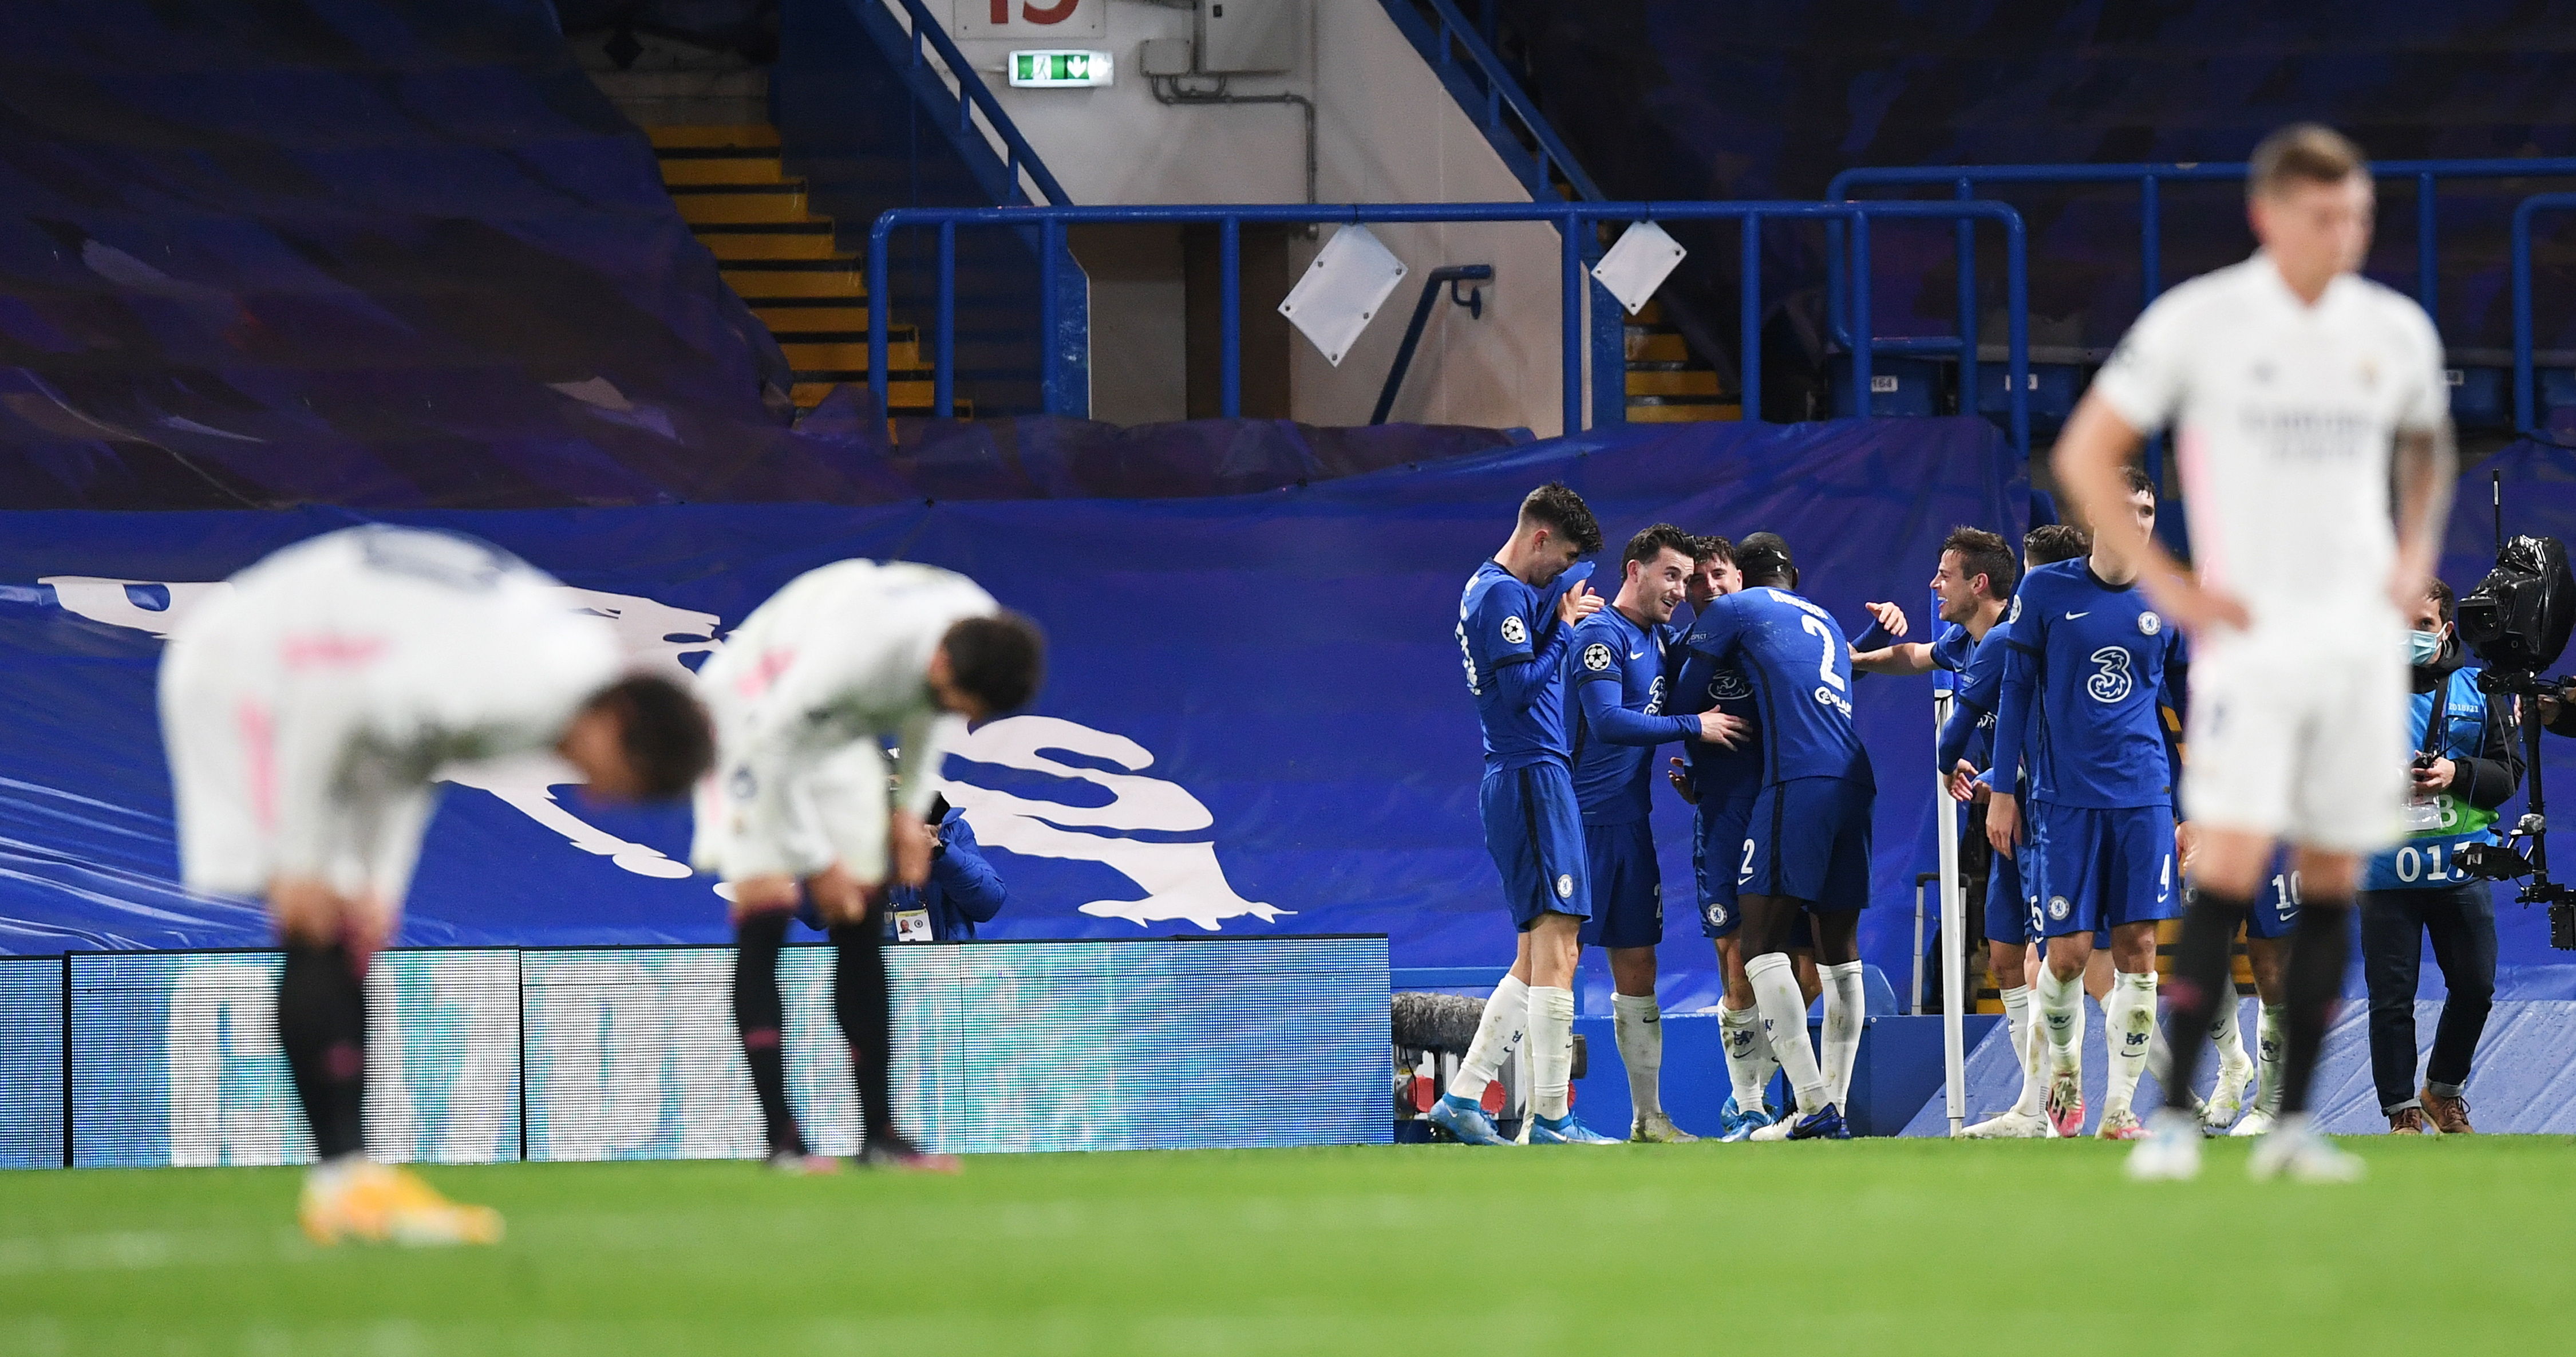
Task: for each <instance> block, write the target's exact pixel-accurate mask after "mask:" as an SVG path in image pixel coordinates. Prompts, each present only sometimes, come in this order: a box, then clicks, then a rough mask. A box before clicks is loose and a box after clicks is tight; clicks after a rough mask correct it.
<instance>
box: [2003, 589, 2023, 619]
mask: <svg viewBox="0 0 2576 1357" xmlns="http://www.w3.org/2000/svg"><path fill="white" fill-rule="evenodd" d="M2004 620H2005V621H2007V622H2018V621H2020V620H2021V595H2019V594H2015V595H2013V605H2012V611H2010V612H2007V613H2005V614H2004Z"/></svg>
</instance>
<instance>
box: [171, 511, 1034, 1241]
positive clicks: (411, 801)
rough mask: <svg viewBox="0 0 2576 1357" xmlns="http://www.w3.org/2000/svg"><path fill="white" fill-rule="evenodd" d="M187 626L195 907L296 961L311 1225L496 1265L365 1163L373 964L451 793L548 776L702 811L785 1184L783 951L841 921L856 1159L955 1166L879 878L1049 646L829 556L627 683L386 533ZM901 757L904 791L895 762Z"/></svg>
mask: <svg viewBox="0 0 2576 1357" xmlns="http://www.w3.org/2000/svg"><path fill="white" fill-rule="evenodd" d="M232 586H233V587H232V588H231V589H230V590H229V591H227V592H226V593H225V594H224V595H222V596H221V597H219V598H217V599H214V600H212V601H210V602H208V603H207V604H205V605H204V606H202V607H201V608H200V609H199V610H197V611H196V612H195V613H192V614H191V615H189V616H188V617H186V618H185V619H184V620H183V621H182V622H181V624H180V626H179V628H178V629H177V631H176V632H175V633H174V634H173V635H172V637H171V641H170V646H169V649H168V650H167V652H166V653H165V654H164V656H163V660H162V670H161V710H162V724H163V728H164V731H165V734H166V737H167V743H168V746H169V751H170V761H171V774H172V781H173V783H174V785H175V788H176V791H177V800H178V811H179V841H180V864H181V872H182V875H183V877H184V879H185V881H186V883H187V885H188V887H189V889H191V890H195V891H205V892H211V893H217V894H230V895H262V896H265V897H266V898H267V900H268V902H269V907H270V910H271V912H272V913H273V915H274V916H275V918H276V922H277V926H278V932H279V934H280V935H281V937H282V940H283V944H284V947H285V952H286V959H285V968H284V970H283V971H282V972H281V974H280V976H279V980H278V988H277V1030H278V1038H279V1042H280V1045H281V1046H282V1047H283V1048H284V1051H285V1056H286V1063H287V1068H288V1071H289V1074H290V1075H291V1077H292V1080H293V1083H294V1088H295V1093H296V1098H297V1101H298V1103H299V1104H300V1105H301V1107H302V1109H303V1111H304V1115H305V1121H306V1124H307V1125H308V1126H309V1128H310V1129H311V1131H312V1133H313V1140H314V1146H315V1150H316V1152H317V1155H318V1157H319V1160H320V1162H319V1163H318V1164H317V1166H316V1167H315V1168H314V1170H313V1171H312V1173H311V1174H310V1175H308V1177H307V1178H306V1181H305V1188H304V1194H303V1202H302V1208H301V1216H302V1221H303V1225H304V1228H305V1230H306V1232H307V1233H309V1234H310V1235H312V1236H313V1238H314V1239H316V1240H317V1241H320V1242H324V1243H330V1242H335V1241H337V1240H339V1239H342V1238H358V1239H367V1240H396V1241H400V1242H405V1243H426V1244H437V1243H489V1242H492V1241H494V1240H496V1239H498V1238H499V1236H500V1232H501V1220H500V1217H499V1216H498V1215H497V1214H495V1213H494V1212H492V1211H490V1210H488V1209H485V1208H481V1207H473V1206H461V1205H457V1204H455V1203H452V1202H449V1201H447V1200H445V1199H444V1198H442V1197H440V1196H439V1195H438V1194H437V1193H436V1192H434V1191H432V1190H431V1189H430V1188H429V1187H428V1186H427V1185H426V1184H424V1183H422V1182H421V1181H420V1180H419V1179H418V1178H416V1177H414V1176H413V1175H411V1174H409V1173H407V1172H404V1171H402V1170H399V1169H395V1168H391V1167H389V1166H386V1165H382V1164H377V1163H374V1162H372V1161H370V1160H369V1159H368V1158H367V1157H366V1144H365V1115H364V1108H365V1096H366V1064H367V1062H366V1049H367V1001H366V988H365V977H366V972H367V967H368V962H369V960H370V958H371V957H372V956H373V955H374V953H375V952H376V951H377V950H378V949H380V948H382V947H383V946H384V945H385V944H386V943H387V942H388V941H389V940H390V939H391V938H392V937H393V935H394V933H395V930H396V928H397V926H398V925H399V922H400V910H401V904H402V899H403V895H404V892H405V891H406V889H407V888H408V886H409V884H410V879H411V875H412V868H413V865H414V864H415V862H416V861H417V860H418V856H419V851H420V846H421V839H422V835H423V832H424V831H425V830H426V828H427V826H428V822H429V818H430V814H431V811H432V810H433V808H434V806H435V788H436V783H437V781H438V780H439V778H440V776H441V770H442V769H444V768H448V767H450V766H451V765H454V764H458V763H464V762H472V761H482V760H490V759H498V758H509V757H514V756H544V755H546V754H549V753H551V754H553V755H555V756H557V757H559V758H560V759H561V760H562V761H563V762H565V763H566V764H569V765H570V766H571V767H570V771H569V773H567V774H565V775H562V776H549V777H548V778H547V779H546V780H547V781H549V782H558V781H572V780H581V781H586V782H587V783H588V788H589V792H590V794H591V795H593V796H596V797H602V798H607V799H646V798H652V799H667V798H674V797H678V796H681V795H684V794H687V793H689V792H690V791H691V790H692V789H694V790H695V793H696V800H697V805H696V810H697V816H696V821H697V823H696V836H695V839H694V842H693V845H692V849H691V858H692V860H693V862H694V864H695V865H696V866H697V868H698V869H699V870H701V871H704V872H710V873H713V874H715V875H716V876H718V877H719V878H721V880H722V881H723V883H724V884H723V886H721V887H720V888H719V890H720V893H722V894H723V895H724V896H725V897H727V899H728V900H729V901H730V908H731V913H732V917H733V921H734V926H735V931H736V941H737V943H738V944H739V946H738V952H737V961H736V966H735V971H734V995H733V998H734V1015H735V1020H736V1025H737V1028H738V1031H739V1035H740V1037H741V1041H742V1047H743V1053H744V1056H745V1059H746V1062H747V1063H748V1065H749V1067H750V1072H751V1082H752V1087H753V1091H754V1093H755V1094H756V1095H757V1097H758V1099H759V1103H760V1110H761V1116H762V1120H763V1123H764V1126H765V1130H766V1133H767V1143H768V1146H769V1151H770V1163H771V1165H772V1166H773V1167H777V1168H780V1169H784V1170H789V1171H794V1172H814V1171H818V1170H822V1169H826V1168H829V1167H833V1166H835V1161H830V1160H824V1159H819V1158H817V1157H815V1156H812V1155H810V1154H809V1153H808V1152H807V1145H806V1142H805V1140H804V1137H803V1135H802V1133H801V1131H800V1130H799V1128H798V1127H797V1124H796V1119H795V1116H794V1114H793V1112H792V1111H791V1110H790V1109H789V1106H788V1101H787V1091H786V1076H785V1068H784V1060H783V1057H782V1054H781V1051H780V1032H781V1029H782V1027H783V1026H784V1022H783V1016H784V1013H783V1005H782V1003H781V1000H780V996H779V990H778V949H779V944H780V942H781V941H782V940H783V938H784V936H785V931H786V926H787V921H788V918H789V916H790V914H791V913H795V912H798V911H800V910H801V911H803V912H804V914H805V917H806V918H807V919H808V921H809V922H812V923H815V924H816V925H817V926H820V927H824V928H826V929H828V930H829V932H830V935H831V938H832V941H833V943H834V945H835V951H836V956H835V960H834V969H833V981H834V995H833V1009H834V1013H835V1016H836V1017H838V1019H839V1020H840V1025H841V1028H842V1032H843V1035H844V1036H845V1037H846V1038H847V1040H848V1042H849V1047H850V1054H851V1066H852V1073H853V1076H854V1079H855V1082H856V1085H857V1092H858V1099H859V1108H860V1113H861V1118H862V1137H861V1149H860V1155H859V1158H860V1161H861V1162H862V1163H866V1164H870V1165H875V1166H882V1167H891V1168H906V1169H931V1170H949V1169H953V1168H954V1167H955V1161H954V1160H952V1159H949V1158H947V1157H945V1156H939V1155H931V1154H926V1153H924V1152H922V1151H921V1150H919V1149H918V1148H916V1147H915V1146H914V1145H913V1144H912V1143H911V1142H910V1141H909V1140H907V1139H905V1138H904V1137H903V1135H902V1134H900V1133H899V1132H898V1131H897V1130H896V1128H895V1123H894V1116H893V1101H892V1097H891V1091H890V1074H889V1071H890V1069H891V1065H892V1049H891V1048H892V1036H891V1032H890V1025H889V1015H890V1010H891V1003H890V998H889V995H888V990H887V983H886V968H885V958H884V951H883V944H884V935H885V931H886V927H887V924H886V921H885V919H884V917H883V916H884V914H885V911H884V910H883V909H882V908H880V907H879V906H880V905H881V904H882V903H883V900H884V895H885V891H886V890H887V888H888V887H889V885H905V886H918V885H920V884H921V883H922V882H923V880H924V879H925V878H926V877H927V876H928V875H929V872H930V866H931V857H932V854H933V852H934V851H935V846H934V838H933V831H932V830H931V829H930V827H929V826H928V825H927V824H926V823H925V822H924V820H923V812H924V811H925V810H926V809H927V808H928V807H929V806H930V804H931V803H932V800H933V798H934V796H935V795H936V794H937V791H938V778H939V768H940V764H941V762H942V760H943V759H944V758H945V756H946V752H947V750H948V748H949V747H950V746H951V744H952V742H953V740H954V738H955V736H956V734H957V733H958V732H959V731H960V730H961V729H962V727H963V725H964V723H965V722H966V721H969V720H981V719H984V718H987V717H991V716H995V715H999V714H1001V713H1003V712H1007V711H1010V710H1013V709H1015V708H1017V707H1020V706H1022V705H1024V704H1025V703H1027V702H1028V700H1029V699H1030V698H1031V697H1032V696H1033V695H1034V694H1035V692H1036V688H1037V684H1038V681H1039V676H1040V672H1041V669H1042V667H1043V662H1044V644H1043V641H1042V640H1041V638H1040V637H1039V635H1038V633H1037V630H1036V628H1035V627H1034V626H1032V625H1031V624H1030V623H1029V621H1028V620H1027V619H1026V618H1023V617H1020V616H1019V615H1017V614H1015V613H1011V612H1007V611H1005V610H1003V609H1002V608H1000V607H999V606H997V605H996V604H995V603H994V601H993V599H992V597H991V596H990V595H988V594H986V593H985V592H984V591H983V590H982V589H980V588H978V587H976V585H975V584H974V583H973V582H971V581H969V580H967V579H965V578H964V577H962V576H959V575H954V574H950V573H949V572H947V571H943V570H936V569H932V568H930V567H927V566H919V565H907V564H900V563H898V564H883V565H881V564H878V563H876V562H872V561H841V562H837V563H835V564H832V565H827V566H823V567H821V568H819V569H816V570H812V571H809V572H807V573H806V574H804V575H802V576H800V577H798V578H797V579H796V580H795V581H793V582H791V583H790V584H789V585H788V586H787V587H786V588H785V589H783V590H781V591H780V592H779V593H778V594H777V595H775V596H774V597H772V598H771V599H770V600H769V601H768V602H766V603H764V604H762V605H761V606H760V607H759V608H757V609H755V610H754V611H753V612H752V613H751V615H750V616H749V617H748V618H746V619H745V620H744V621H743V623H742V625H741V626H740V627H738V628H736V629H735V631H734V633H733V634H732V636H731V637H730V638H729V639H728V641H727V643H726V645H725V648H724V649H723V650H722V651H721V652H719V653H718V654H717V655H716V656H714V657H713V658H712V659H710V660H709V661H708V662H707V663H706V665H705V666H704V667H703V668H702V669H701V670H699V672H698V673H697V674H696V675H695V681H694V683H693V684H684V683H682V682H680V681H676V680H675V679H673V678H670V677H665V676H661V675H656V674H650V673H639V672H633V671H631V670H630V669H629V667H628V662H627V660H626V659H625V657H623V656H622V655H621V654H620V650H619V646H618V642H617V637H616V633H615V631H614V629H613V628H612V626H611V624H610V623H609V622H608V620H607V619H606V618H604V617H602V616H601V615H599V614H597V613H595V612H588V611H584V610H582V609H581V608H580V607H578V606H576V604H577V601H578V600H577V598H573V597H568V596H567V595H568V591H566V590H565V589H564V588H563V587H562V586H561V585H559V584H557V583H556V582H555V581H554V580H552V579H550V578H548V577H547V576H545V575H544V574H542V573H540V572H539V571H537V570H535V569H533V568H531V567H529V566H528V565H527V564H526V563H525V562H522V561H520V560H518V559H517V558H515V557H513V556H511V555H509V554H508V553H507V552H504V551H502V550H500V549H499V548H497V547H494V546H492V545H490V544H488V543H485V542H481V541H477V540H475V539H472V538H468V537H462V536H457V535H453V534H448V533H438V532H422V531H414V530H408V529H402V528H393V527H386V526H381V525H377V526H369V527H361V528H351V529H346V530H343V531H340V532H334V533H330V534H327V535H325V536H322V537H317V538H314V539H311V540H309V541H305V542H302V543H299V544H297V545H295V546H291V547H288V548H286V549H285V550H283V551H280V552H278V553H277V554H275V555H273V556H271V557H269V558H268V559H267V560H265V561H262V562H260V563H259V564H257V565H255V566H252V567H251V568H250V569H248V570H246V571H244V572H243V573H241V574H240V575H238V576H236V577H235V578H234V579H233V581H232ZM889 739H891V740H892V741H894V742H895V744H896V748H897V756H898V759H897V761H898V766H897V768H896V770H895V776H894V781H893V790H892V793H891V796H889V792H888V781H887V769H886V766H885V762H886V760H885V748H886V743H887V741H888V740H889Z"/></svg>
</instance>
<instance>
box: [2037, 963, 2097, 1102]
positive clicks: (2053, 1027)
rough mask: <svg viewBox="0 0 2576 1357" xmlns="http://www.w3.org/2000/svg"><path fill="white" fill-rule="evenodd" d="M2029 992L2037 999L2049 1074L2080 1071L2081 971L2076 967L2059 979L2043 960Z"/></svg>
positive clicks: (2082, 1003) (2082, 1032) (2081, 1044)
mask: <svg viewBox="0 0 2576 1357" xmlns="http://www.w3.org/2000/svg"><path fill="white" fill-rule="evenodd" d="M2030 992H2031V997H2033V998H2035V999H2037V1000H2038V1001H2039V1029H2040V1031H2041V1032H2042V1033H2044V1034H2046V1036H2047V1038H2048V1073H2049V1076H2050V1077H2051V1078H2054V1077H2056V1076H2058V1075H2061V1074H2069V1073H2073V1074H2081V1073H2082V1072H2083V1070H2084V973H2083V972H2082V971H2078V972H2076V973H2075V974H2074V975H2071V976H2068V977H2067V978H2066V979H2064V980H2060V979H2058V978H2057V972H2055V971H2052V970H2050V969H2049V968H2048V966H2047V963H2045V962H2043V963H2041V964H2040V968H2039V977H2038V979H2036V980H2035V981H2033V982H2032V984H2031V987H2030Z"/></svg>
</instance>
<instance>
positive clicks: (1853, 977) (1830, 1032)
mask: <svg viewBox="0 0 2576 1357" xmlns="http://www.w3.org/2000/svg"><path fill="white" fill-rule="evenodd" d="M1823 973H1824V979H1825V1059H1824V1076H1825V1082H1826V1083H1827V1084H1830V1085H1832V1086H1833V1090H1834V1102H1835V1103H1836V1104H1842V1103H1846V1102H1849V1101H1850V1100H1851V1077H1852V1065H1853V1063H1854V1062H1855V1061H1857V1060H1858V1059H1859V1058H1860V1028H1861V1019H1862V1018H1863V1017H1864V1016H1866V1014H1867V1013H1868V1011H1869V1009H1868V1005H1869V999H1868V996H1867V995H1866V994H1864V993H1863V992H1862V989H1861V983H1860V963H1859V962H1857V961H1842V962H1836V963H1835V964H1833V965H1831V966H1827V967H1825V968H1824V972H1823Z"/></svg>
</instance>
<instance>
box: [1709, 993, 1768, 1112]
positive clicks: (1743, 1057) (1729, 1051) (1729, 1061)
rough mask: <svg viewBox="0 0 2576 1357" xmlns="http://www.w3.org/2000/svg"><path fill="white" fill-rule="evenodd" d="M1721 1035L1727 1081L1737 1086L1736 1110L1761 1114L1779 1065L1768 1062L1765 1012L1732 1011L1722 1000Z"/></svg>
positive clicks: (1718, 1011) (1739, 1009)
mask: <svg viewBox="0 0 2576 1357" xmlns="http://www.w3.org/2000/svg"><path fill="white" fill-rule="evenodd" d="M1717 1033H1718V1040H1719V1041H1721V1042H1723V1043H1725V1046H1726V1078H1727V1082H1729V1083H1731V1084H1733V1085H1735V1110H1736V1111H1738V1112H1758V1111H1760V1110H1761V1109H1762V1088H1763V1085H1765V1084H1768V1083H1770V1082H1771V1069H1772V1068H1776V1067H1777V1066H1778V1065H1779V1062H1778V1061H1776V1060H1769V1059H1766V1057H1768V1056H1769V1055H1770V1053H1771V1043H1770V1042H1768V1041H1766V1040H1764V1039H1763V1036H1762V1010H1761V1009H1758V1008H1728V1007H1727V1006H1726V1001H1725V1000H1723V999H1721V1000H1719V1001H1718V1005H1717Z"/></svg>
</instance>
